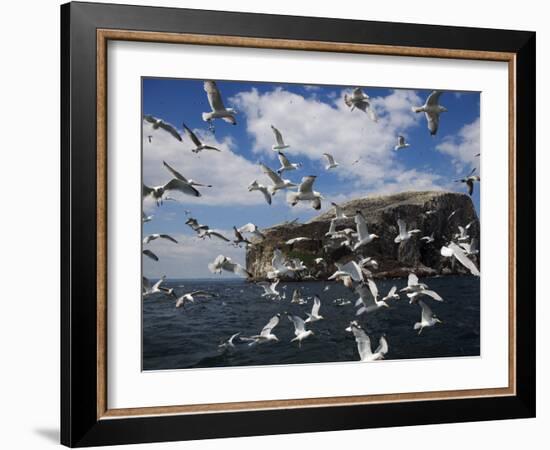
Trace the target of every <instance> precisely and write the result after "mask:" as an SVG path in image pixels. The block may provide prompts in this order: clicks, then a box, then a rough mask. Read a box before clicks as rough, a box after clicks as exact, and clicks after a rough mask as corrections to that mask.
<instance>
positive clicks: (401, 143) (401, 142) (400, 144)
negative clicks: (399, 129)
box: [393, 136, 411, 151]
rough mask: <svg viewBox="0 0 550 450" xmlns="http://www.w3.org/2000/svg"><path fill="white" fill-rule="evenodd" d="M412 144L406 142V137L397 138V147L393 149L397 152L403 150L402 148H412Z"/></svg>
mask: <svg viewBox="0 0 550 450" xmlns="http://www.w3.org/2000/svg"><path fill="white" fill-rule="evenodd" d="M410 146H411V144H408V143H407V142H405V137H404V136H397V145H396V146H395V147H394V148H393V149H394V150H395V151H397V150H401V149H402V148H407V147H410Z"/></svg>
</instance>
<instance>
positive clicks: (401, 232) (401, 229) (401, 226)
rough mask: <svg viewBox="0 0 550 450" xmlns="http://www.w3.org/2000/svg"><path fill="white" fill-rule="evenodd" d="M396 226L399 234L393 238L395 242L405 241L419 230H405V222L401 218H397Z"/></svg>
mask: <svg viewBox="0 0 550 450" xmlns="http://www.w3.org/2000/svg"><path fill="white" fill-rule="evenodd" d="M397 226H398V227H399V234H398V235H397V236H396V237H395V239H394V240H393V242H395V243H396V244H399V243H400V242H404V241H407V240H409V239H410V238H412V237H413V236H414V235H415V234H416V233H420V232H421V231H420V230H419V229H414V230H409V231H407V224H406V223H405V221H404V220H401V219H397Z"/></svg>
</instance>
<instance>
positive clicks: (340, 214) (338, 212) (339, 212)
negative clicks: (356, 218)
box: [330, 202, 348, 219]
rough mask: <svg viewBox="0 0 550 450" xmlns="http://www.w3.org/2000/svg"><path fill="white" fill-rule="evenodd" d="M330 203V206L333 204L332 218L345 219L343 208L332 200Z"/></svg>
mask: <svg viewBox="0 0 550 450" xmlns="http://www.w3.org/2000/svg"><path fill="white" fill-rule="evenodd" d="M330 204H331V205H332V206H334V218H335V219H347V218H348V216H346V215H345V214H344V210H343V208H342V207H341V206H340V205H338V204H336V203H334V202H331V203H330Z"/></svg>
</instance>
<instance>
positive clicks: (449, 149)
mask: <svg viewBox="0 0 550 450" xmlns="http://www.w3.org/2000/svg"><path fill="white" fill-rule="evenodd" d="M436 149H437V150H438V151H440V152H441V153H445V154H446V155H449V156H450V157H451V161H452V163H453V164H454V166H455V170H456V172H457V173H462V172H463V171H464V169H465V166H470V165H472V166H475V165H477V164H478V163H479V157H477V156H476V155H477V154H478V153H479V151H480V150H479V149H480V131H479V117H478V118H477V119H476V120H474V121H473V122H472V123H469V124H467V125H464V126H463V127H462V128H461V129H460V130H459V131H458V133H457V134H456V135H450V136H445V137H444V138H443V142H441V144H438V145H437V146H436Z"/></svg>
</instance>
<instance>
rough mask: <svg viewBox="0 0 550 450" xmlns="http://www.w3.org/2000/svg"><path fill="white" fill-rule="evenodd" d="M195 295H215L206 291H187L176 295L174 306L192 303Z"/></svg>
mask: <svg viewBox="0 0 550 450" xmlns="http://www.w3.org/2000/svg"><path fill="white" fill-rule="evenodd" d="M195 297H215V295H214V294H211V293H210V292H206V291H193V292H189V293H187V294H183V295H182V296H181V297H178V299H177V300H176V308H180V307H181V306H185V304H186V303H193V302H194V301H195Z"/></svg>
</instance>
